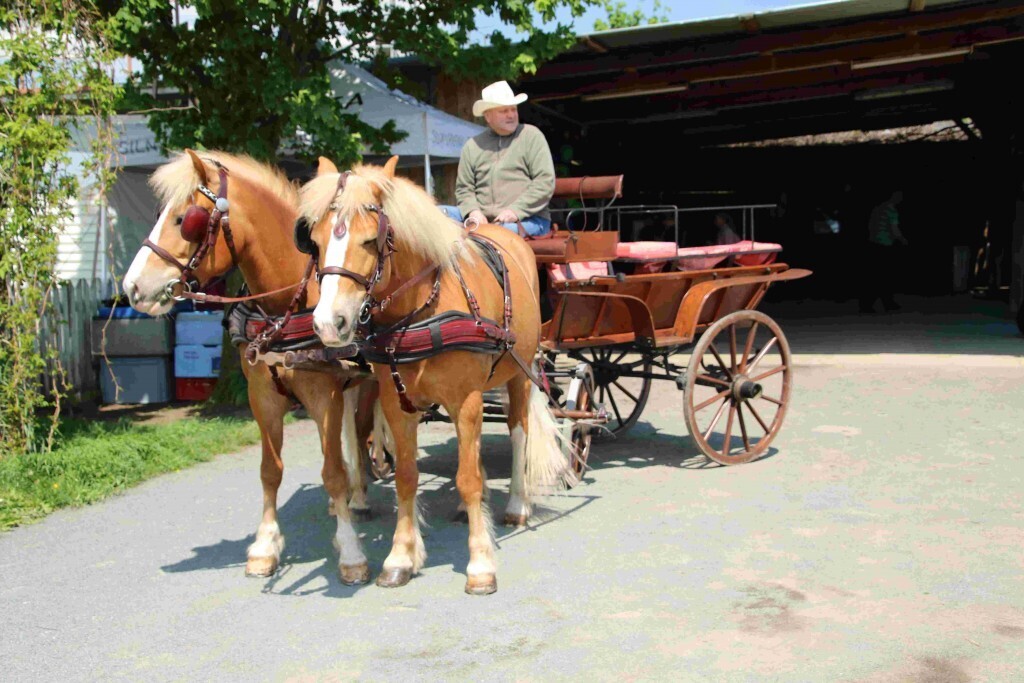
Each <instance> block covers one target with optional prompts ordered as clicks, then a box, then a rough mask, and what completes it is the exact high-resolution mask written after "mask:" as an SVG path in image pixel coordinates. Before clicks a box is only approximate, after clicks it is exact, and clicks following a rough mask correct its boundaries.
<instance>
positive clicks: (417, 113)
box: [330, 62, 484, 189]
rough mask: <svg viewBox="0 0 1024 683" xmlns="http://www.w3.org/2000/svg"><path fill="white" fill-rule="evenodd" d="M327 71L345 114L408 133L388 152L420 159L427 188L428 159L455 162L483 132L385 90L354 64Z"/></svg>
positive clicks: (467, 122) (376, 79) (408, 98)
mask: <svg viewBox="0 0 1024 683" xmlns="http://www.w3.org/2000/svg"><path fill="white" fill-rule="evenodd" d="M330 72H331V87H332V89H333V90H334V96H335V99H337V100H338V101H339V102H341V104H342V106H344V107H345V110H346V111H347V112H349V113H352V114H357V115H358V116H359V118H360V119H361V120H363V121H365V122H366V123H368V124H370V125H371V126H374V127H376V128H379V127H381V126H383V125H384V124H385V123H387V122H388V121H390V120H394V122H395V125H396V127H397V128H398V130H401V131H405V132H406V133H408V134H409V135H408V137H406V138H405V139H404V140H402V141H401V142H398V143H395V144H394V145H392V146H391V153H392V154H398V155H400V156H414V157H423V164H424V167H425V172H426V183H425V184H426V186H427V188H428V189H429V188H431V182H430V163H431V158H434V159H435V160H436V159H442V160H444V161H445V162H447V163H452V162H454V161H457V160H458V158H459V155H460V153H461V152H462V145H463V144H465V142H466V140H468V139H469V138H471V137H473V136H474V135H477V134H478V133H482V132H483V131H484V128H483V127H482V126H478V125H476V124H475V123H470V122H469V121H464V120H462V119H460V118H458V117H457V116H452V115H451V114H447V113H445V112H443V111H441V110H440V109H435V108H434V107H431V106H430V105H428V104H424V103H423V102H420V101H419V100H417V99H416V98H414V97H411V96H409V95H406V94H405V93H403V92H400V91H398V90H392V89H390V88H388V86H387V84H386V83H384V81H382V80H380V79H379V78H377V77H376V76H374V75H373V74H371V73H370V72H369V71H367V70H366V69H363V68H361V67H358V66H355V65H354V64H345V63H342V62H335V63H333V64H332V65H331V67H330Z"/></svg>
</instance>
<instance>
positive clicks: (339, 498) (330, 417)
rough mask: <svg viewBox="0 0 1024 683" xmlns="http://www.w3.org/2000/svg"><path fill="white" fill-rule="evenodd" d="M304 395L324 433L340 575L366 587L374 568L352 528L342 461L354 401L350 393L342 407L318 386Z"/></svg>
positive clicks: (348, 582)
mask: <svg viewBox="0 0 1024 683" xmlns="http://www.w3.org/2000/svg"><path fill="white" fill-rule="evenodd" d="M303 393H305V394H307V395H305V396H303V399H304V401H303V403H304V404H305V405H306V409H307V410H308V411H309V414H310V417H312V418H313V419H314V420H315V421H316V426H317V429H318V430H319V432H320V447H321V449H322V450H323V454H324V464H323V469H322V470H321V475H322V477H323V480H324V488H325V489H326V490H327V494H328V495H329V496H330V497H331V500H332V501H334V510H335V516H336V517H337V519H338V527H337V530H336V531H335V534H334V539H333V542H334V547H335V549H336V550H337V551H338V575H339V576H340V577H341V582H342V583H343V584H345V585H346V586H353V585H358V584H364V583H367V582H369V580H370V568H369V565H367V563H366V555H365V554H363V548H362V545H361V544H360V543H359V537H358V536H357V535H356V530H355V528H354V527H353V526H352V513H351V512H350V510H349V505H348V494H349V488H350V487H349V477H348V475H347V473H346V470H347V469H348V467H349V464H348V463H347V462H345V461H343V460H342V452H341V441H342V434H341V432H342V426H343V424H344V423H343V421H342V415H343V414H344V413H346V412H348V408H349V403H348V401H347V399H348V398H350V397H349V395H348V393H347V392H346V395H345V396H344V398H342V404H343V405H339V404H338V401H337V400H336V399H335V398H334V396H333V394H332V392H328V391H317V387H316V386H315V385H314V386H312V387H309V388H308V389H307V390H306V391H304V392H303ZM351 398H353V399H354V398H355V397H354V396H353V397H351ZM353 402H354V401H353Z"/></svg>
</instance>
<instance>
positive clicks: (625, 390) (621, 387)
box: [612, 379, 640, 403]
mask: <svg viewBox="0 0 1024 683" xmlns="http://www.w3.org/2000/svg"><path fill="white" fill-rule="evenodd" d="M612 384H614V385H615V386H617V387H618V388H619V391H621V392H622V393H624V394H625V395H626V396H629V397H630V398H631V399H633V403H639V402H640V399H638V398H637V397H636V396H634V395H633V394H631V393H629V391H628V390H627V389H626V387H624V386H622V385H621V384H619V381H618V380H615V379H613V380H612Z"/></svg>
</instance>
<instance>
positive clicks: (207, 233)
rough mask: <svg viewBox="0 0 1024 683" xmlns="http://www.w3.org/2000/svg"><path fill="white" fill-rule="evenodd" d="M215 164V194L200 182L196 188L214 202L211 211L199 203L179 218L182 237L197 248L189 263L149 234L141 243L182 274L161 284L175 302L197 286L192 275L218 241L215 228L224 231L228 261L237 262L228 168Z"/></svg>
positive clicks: (182, 298) (185, 296)
mask: <svg viewBox="0 0 1024 683" xmlns="http://www.w3.org/2000/svg"><path fill="white" fill-rule="evenodd" d="M214 163H215V164H216V166H217V175H218V177H219V178H220V188H219V190H218V192H217V194H214V193H213V191H212V190H211V189H210V188H208V187H206V186H205V185H203V184H202V183H200V184H199V186H198V187H197V188H196V189H197V190H198V191H199V192H200V193H202V194H203V195H204V196H205V197H206V198H207V199H209V200H210V201H211V202H213V207H214V208H213V213H210V212H209V211H208V210H207V209H206V208H204V207H202V206H199V205H198V204H192V206H190V207H188V209H187V210H186V211H185V215H184V216H182V219H181V236H182V238H183V239H184V240H185V241H187V242H191V243H193V244H196V245H197V246H196V250H195V251H194V252H192V256H191V257H190V258H189V260H188V263H186V264H184V265H182V263H181V262H180V261H178V259H177V258H176V257H175V256H174V255H173V254H171V253H170V252H169V251H167V250H166V249H164V248H163V247H161V246H160V245H159V244H156V243H154V242H153V241H152V240H150V239H149V238H148V237H147V238H146V239H145V240H143V242H142V246H144V247H149V248H150V249H151V250H152V251H153V253H154V254H156V255H157V256H159V257H160V258H161V259H163V260H164V261H166V262H167V263H169V264H171V265H172V266H174V267H175V268H177V269H178V270H180V271H181V275H180V276H179V277H178V278H177V279H174V280H169V281H168V282H167V284H166V285H164V292H165V293H166V294H167V296H168V297H169V298H171V299H174V300H175V301H182V300H184V299H186V298H188V295H189V294H192V292H193V290H194V289H198V288H199V281H198V280H197V279H196V278H194V277H193V274H194V272H195V269H196V268H198V267H199V264H200V263H201V262H202V260H203V258H204V257H205V256H206V254H207V252H209V251H210V249H211V248H212V247H213V245H214V244H215V243H216V242H217V231H218V230H219V229H221V228H223V230H224V241H225V242H227V245H228V251H230V252H231V261H232V262H233V263H237V262H238V258H237V255H236V253H235V243H234V239H233V237H232V235H231V221H230V220H229V219H228V208H229V204H228V170H227V169H226V168H225V167H224V166H222V165H221V164H219V163H217V162H216V161H215V162H214Z"/></svg>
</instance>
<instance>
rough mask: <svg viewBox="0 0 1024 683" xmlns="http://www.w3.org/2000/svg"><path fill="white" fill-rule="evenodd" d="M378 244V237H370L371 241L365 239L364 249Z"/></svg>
mask: <svg viewBox="0 0 1024 683" xmlns="http://www.w3.org/2000/svg"><path fill="white" fill-rule="evenodd" d="M376 243H377V236H376V235H374V236H373V237H370V238H369V239H365V240H363V242H362V244H363V246H364V247H368V246H370V245H371V244H376Z"/></svg>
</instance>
